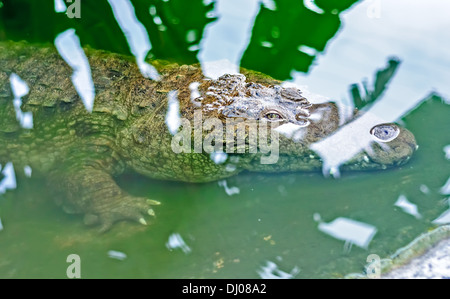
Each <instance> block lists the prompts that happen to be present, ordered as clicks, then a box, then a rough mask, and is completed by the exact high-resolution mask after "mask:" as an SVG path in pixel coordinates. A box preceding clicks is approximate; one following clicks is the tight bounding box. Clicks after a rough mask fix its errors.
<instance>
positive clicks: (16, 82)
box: [9, 73, 33, 129]
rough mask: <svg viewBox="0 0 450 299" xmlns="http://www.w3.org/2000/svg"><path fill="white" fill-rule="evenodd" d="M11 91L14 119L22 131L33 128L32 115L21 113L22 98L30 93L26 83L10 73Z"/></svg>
mask: <svg viewBox="0 0 450 299" xmlns="http://www.w3.org/2000/svg"><path fill="white" fill-rule="evenodd" d="M9 81H10V84H11V90H12V92H13V94H14V99H13V106H14V110H15V112H16V119H17V120H18V121H19V122H20V126H21V127H22V128H24V129H32V128H33V114H32V113H31V112H23V111H22V109H21V106H22V99H21V98H22V97H24V96H26V95H27V94H28V92H29V91H30V89H29V87H28V85H27V83H26V82H25V81H23V80H22V78H20V77H19V76H18V75H17V74H15V73H12V74H11V76H10V77H9Z"/></svg>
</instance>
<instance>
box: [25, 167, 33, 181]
mask: <svg viewBox="0 0 450 299" xmlns="http://www.w3.org/2000/svg"><path fill="white" fill-rule="evenodd" d="M23 172H24V173H25V176H26V177H27V178H31V173H32V172H33V170H32V169H31V167H30V166H29V165H26V166H25V167H24V168H23Z"/></svg>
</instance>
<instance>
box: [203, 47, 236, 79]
mask: <svg viewBox="0 0 450 299" xmlns="http://www.w3.org/2000/svg"><path fill="white" fill-rule="evenodd" d="M200 48H201V46H200ZM202 70H203V74H204V75H205V76H206V77H209V78H211V79H217V78H219V77H220V76H222V75H224V74H230V75H237V74H239V66H238V65H237V64H234V63H232V62H231V61H229V60H228V59H220V60H215V61H205V62H203V63H202Z"/></svg>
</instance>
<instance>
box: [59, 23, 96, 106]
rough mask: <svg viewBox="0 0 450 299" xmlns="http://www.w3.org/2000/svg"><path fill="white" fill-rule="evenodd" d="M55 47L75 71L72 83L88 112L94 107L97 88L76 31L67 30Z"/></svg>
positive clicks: (60, 35)
mask: <svg viewBox="0 0 450 299" xmlns="http://www.w3.org/2000/svg"><path fill="white" fill-rule="evenodd" d="M55 47H56V49H57V50H58V52H59V55H61V57H62V58H63V59H64V61H65V62H67V64H68V65H70V67H71V68H72V69H73V74H72V77H71V79H72V83H73V85H74V86H75V89H76V91H77V92H78V94H79V95H80V97H81V100H82V101H83V104H84V107H85V108H86V110H87V111H89V112H92V108H93V107H94V98H95V87H94V82H93V81H92V76H91V67H90V65H89V61H88V59H87V57H86V54H85V53H84V50H83V48H82V47H81V45H80V39H79V38H78V36H77V35H76V34H75V29H73V28H71V29H67V30H66V31H64V32H62V33H60V34H58V36H57V37H56V38H55Z"/></svg>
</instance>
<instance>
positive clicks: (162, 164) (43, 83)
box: [0, 42, 416, 231]
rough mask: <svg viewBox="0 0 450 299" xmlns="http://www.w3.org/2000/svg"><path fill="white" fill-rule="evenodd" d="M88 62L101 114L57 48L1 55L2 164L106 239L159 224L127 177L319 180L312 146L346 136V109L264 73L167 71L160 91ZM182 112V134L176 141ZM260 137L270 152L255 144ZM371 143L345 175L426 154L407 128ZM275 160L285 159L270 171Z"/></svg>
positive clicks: (383, 130) (95, 56)
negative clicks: (292, 133) (297, 176)
mask: <svg viewBox="0 0 450 299" xmlns="http://www.w3.org/2000/svg"><path fill="white" fill-rule="evenodd" d="M85 53H86V56H87V57H88V60H89V64H90V67H91V75H92V79H93V82H94V86H95V93H96V95H95V102H94V107H93V111H92V112H88V111H87V110H86V109H85V107H84V105H83V103H82V101H81V98H80V96H79V95H78V93H77V91H76V90H75V88H74V86H73V84H72V81H71V75H72V73H73V70H72V68H71V67H70V66H69V65H67V64H66V62H65V61H64V60H63V59H62V58H61V56H60V55H59V54H58V52H57V50H56V49H55V48H54V47H52V46H48V47H41V46H33V45H30V44H28V43H25V42H1V43H0V144H1V146H0V164H2V165H4V163H7V162H9V161H12V162H13V163H14V167H15V168H16V169H23V167H25V166H30V167H31V168H32V169H33V176H34V175H35V174H36V175H42V176H44V177H46V178H47V181H48V183H49V186H51V189H52V190H54V191H55V198H56V199H57V203H59V204H60V205H62V206H63V208H64V209H65V210H66V211H68V212H73V213H83V214H84V215H85V219H86V221H87V222H91V223H98V224H99V225H100V229H101V230H102V231H105V230H107V229H109V228H110V227H111V225H112V224H113V223H114V222H116V221H119V220H136V221H140V222H141V223H145V220H144V218H143V215H147V214H150V215H154V211H153V209H152V205H156V204H158V202H157V201H153V200H149V199H147V198H140V197H133V196H131V195H129V194H127V193H126V192H125V191H123V190H122V189H121V188H120V187H118V185H117V184H116V182H115V181H114V177H116V176H118V175H120V174H121V173H123V172H124V171H126V170H132V171H134V172H137V173H140V174H143V175H145V176H148V177H151V178H155V179H164V180H177V181H187V182H208V181H213V180H218V179H222V178H225V177H228V176H231V175H235V174H237V173H239V172H241V171H243V170H248V171H270V172H281V171H317V170H320V169H321V167H322V159H321V158H320V157H319V156H318V155H317V154H316V153H314V152H313V151H312V150H311V149H310V145H311V144H312V143H314V142H317V141H319V140H321V139H323V138H325V137H327V136H329V135H331V134H333V132H335V131H336V130H337V129H338V128H339V126H340V125H341V124H342V121H341V120H340V117H339V112H338V108H337V106H336V105H335V104H334V103H331V102H330V103H322V104H311V103H310V102H309V101H308V99H306V98H305V97H304V96H303V95H302V92H301V91H300V90H298V89H295V88H284V87H281V86H280V84H281V82H280V81H277V80H275V79H273V78H271V77H269V76H267V75H264V74H261V73H258V72H253V71H248V70H245V69H242V70H241V73H242V75H224V76H222V77H220V78H218V79H217V80H212V79H208V78H205V77H204V76H203V74H202V70H201V68H200V67H199V66H198V65H182V66H179V65H177V64H173V63H169V62H164V61H158V60H156V61H151V62H150V63H151V64H152V65H153V66H154V67H155V68H156V69H157V70H158V72H159V73H160V75H161V78H160V80H158V81H153V80H150V79H147V78H144V77H143V76H142V74H141V73H140V71H139V69H138V67H137V65H136V63H135V62H134V60H133V59H132V58H131V57H126V56H122V55H119V54H112V53H108V52H105V51H100V50H93V49H85ZM12 74H16V75H17V76H19V77H20V78H21V79H22V80H23V81H24V82H26V84H27V85H28V86H29V92H28V94H27V95H25V96H24V97H22V105H21V107H20V109H21V110H22V111H30V112H32V115H33V128H31V129H26V128H23V127H22V126H21V125H20V122H19V121H18V120H17V117H16V114H17V113H16V112H17V111H16V110H17V107H16V108H15V107H14V105H13V98H14V96H13V91H12V89H11V82H10V81H11V80H10V79H11V76H12ZM171 102H174V103H176V105H175V106H174V107H176V108H177V109H175V110H176V111H175V112H179V119H181V122H180V123H179V124H178V125H177V126H175V129H171V130H169V128H170V127H171V126H170V125H169V123H168V122H169V121H168V118H167V115H168V109H172V108H171V107H169V106H170V103H171ZM15 109H16V110H15ZM175 114H176V113H175ZM242 124H243V125H244V126H242ZM199 126H200V127H202V129H201V130H200V133H198V130H197V131H196V129H198V127H199ZM252 126H256V127H258V128H259V129H257V130H253V133H255V132H256V135H258V134H259V135H258V136H259V138H260V139H261V137H262V136H264V137H265V139H267V140H266V141H267V142H266V143H265V144H263V143H262V142H258V140H257V139H255V138H253V137H255V136H256V135H255V134H253V133H252V130H250V128H253V127H252ZM280 126H295V128H297V129H299V130H300V132H301V134H300V135H298V134H297V138H295V139H293V138H288V137H286V136H284V135H282V134H279V135H274V134H273V132H275V130H277V129H278V128H280ZM246 127H247V129H245V128H246ZM242 128H244V129H242ZM222 133H223V134H222ZM252 134H253V135H252ZM371 134H372V135H373V136H374V142H373V144H372V145H371V149H370V150H368V151H362V152H361V153H359V154H358V155H356V156H355V157H354V158H353V159H351V160H350V161H348V162H347V163H346V164H345V165H343V166H342V168H343V169H349V170H365V169H384V168H387V167H390V166H397V165H401V164H403V163H405V162H406V161H407V160H408V159H409V157H410V156H411V155H412V154H413V152H414V151H415V149H416V141H415V139H414V136H413V134H412V133H411V132H409V131H408V130H406V129H404V128H402V127H400V126H398V125H396V124H380V125H379V126H375V127H374V128H373V129H372V130H371ZM240 136H241V137H242V138H241V139H239V137H240ZM275 137H276V140H275V139H274V138H275ZM174 140H175V141H174ZM206 140H209V143H207V142H206ZM255 140H256V141H255ZM191 141H192V142H191ZM253 141H255V142H253ZM275 141H276V143H275ZM275 144H276V148H275V147H270V145H275ZM222 151H223V152H226V153H227V154H226V155H222V156H221V155H219V157H221V158H222V161H219V162H218V161H217V159H216V157H217V155H215V154H217V153H220V152H222ZM275 151H276V154H277V155H276V157H275V159H272V160H270V159H268V160H267V159H266V161H264V158H268V156H269V155H270V154H273V153H274V152H275Z"/></svg>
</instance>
